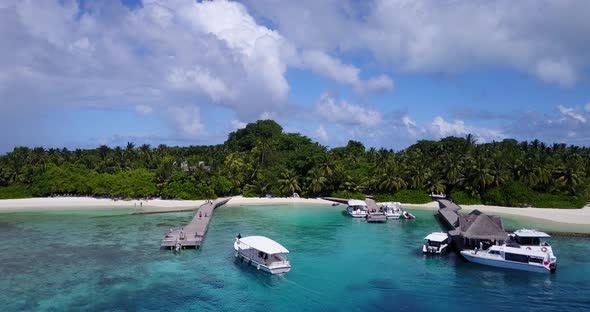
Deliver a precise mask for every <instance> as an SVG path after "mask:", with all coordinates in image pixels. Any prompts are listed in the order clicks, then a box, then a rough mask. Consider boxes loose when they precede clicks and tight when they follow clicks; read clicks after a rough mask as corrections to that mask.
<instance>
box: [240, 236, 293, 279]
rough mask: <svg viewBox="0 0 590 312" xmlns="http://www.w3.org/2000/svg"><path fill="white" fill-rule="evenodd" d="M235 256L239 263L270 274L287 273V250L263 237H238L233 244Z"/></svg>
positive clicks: (289, 268) (288, 264) (288, 267)
mask: <svg viewBox="0 0 590 312" xmlns="http://www.w3.org/2000/svg"><path fill="white" fill-rule="evenodd" d="M234 249H235V251H236V254H235V256H236V257H237V258H239V259H240V260H241V261H244V262H247V263H248V264H249V265H252V266H254V267H256V268H257V269H258V270H262V271H265V272H268V273H271V274H281V273H287V272H289V271H290V270H291V263H290V262H289V260H288V259H287V257H286V256H285V254H287V253H289V250H287V248H285V247H283V246H282V245H281V244H279V243H277V242H275V241H274V240H272V239H270V238H268V237H264V236H247V237H241V236H240V235H238V236H237V237H236V240H235V242H234Z"/></svg>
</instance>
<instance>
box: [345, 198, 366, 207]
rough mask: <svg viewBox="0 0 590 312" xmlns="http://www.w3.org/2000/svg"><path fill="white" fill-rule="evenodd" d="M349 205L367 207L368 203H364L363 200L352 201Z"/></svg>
mask: <svg viewBox="0 0 590 312" xmlns="http://www.w3.org/2000/svg"><path fill="white" fill-rule="evenodd" d="M348 205H349V206H367V203H365V201H363V200H358V199H351V200H349V201H348Z"/></svg>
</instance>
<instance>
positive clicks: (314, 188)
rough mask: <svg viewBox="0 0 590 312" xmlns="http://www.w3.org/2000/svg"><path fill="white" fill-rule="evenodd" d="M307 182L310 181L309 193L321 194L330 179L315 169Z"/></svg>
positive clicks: (309, 174)
mask: <svg viewBox="0 0 590 312" xmlns="http://www.w3.org/2000/svg"><path fill="white" fill-rule="evenodd" d="M307 180H308V181H309V186H308V191H309V192H310V193H312V194H319V193H321V192H322V190H323V188H324V185H325V184H326V182H327V181H328V179H327V178H326V177H324V176H323V175H322V172H321V171H320V170H319V169H318V168H314V169H311V170H310V171H309V173H308V177H307Z"/></svg>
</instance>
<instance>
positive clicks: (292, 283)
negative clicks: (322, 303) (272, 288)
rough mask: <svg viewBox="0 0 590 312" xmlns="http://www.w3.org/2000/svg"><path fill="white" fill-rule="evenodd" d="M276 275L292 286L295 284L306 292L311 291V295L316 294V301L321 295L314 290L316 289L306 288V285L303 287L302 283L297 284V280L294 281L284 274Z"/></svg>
mask: <svg viewBox="0 0 590 312" xmlns="http://www.w3.org/2000/svg"><path fill="white" fill-rule="evenodd" d="M276 277H277V278H279V279H281V280H282V281H283V282H287V283H289V284H291V285H293V286H295V287H297V288H299V289H302V290H304V291H306V292H308V293H311V294H313V295H316V296H318V298H317V301H318V302H319V300H320V299H321V297H322V294H321V293H320V292H319V291H316V290H313V289H310V288H307V287H305V286H303V285H301V284H299V283H297V282H294V281H292V280H290V279H288V278H287V276H285V274H280V275H276ZM313 299H314V300H316V298H313Z"/></svg>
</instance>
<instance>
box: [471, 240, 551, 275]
mask: <svg viewBox="0 0 590 312" xmlns="http://www.w3.org/2000/svg"><path fill="white" fill-rule="evenodd" d="M461 255H462V256H463V257H465V259H467V260H468V261H471V262H474V263H479V264H483V265H489V266H493V267H499V268H507V269H516V270H525V271H531V272H540V273H549V272H551V273H553V272H555V270H556V268H557V266H556V261H557V259H555V257H553V259H552V254H549V253H547V252H543V251H541V250H533V249H532V248H530V249H529V248H522V247H521V246H519V245H517V244H503V245H493V246H491V247H489V248H488V249H487V250H478V249H474V250H463V251H461ZM552 261H553V262H552Z"/></svg>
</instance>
